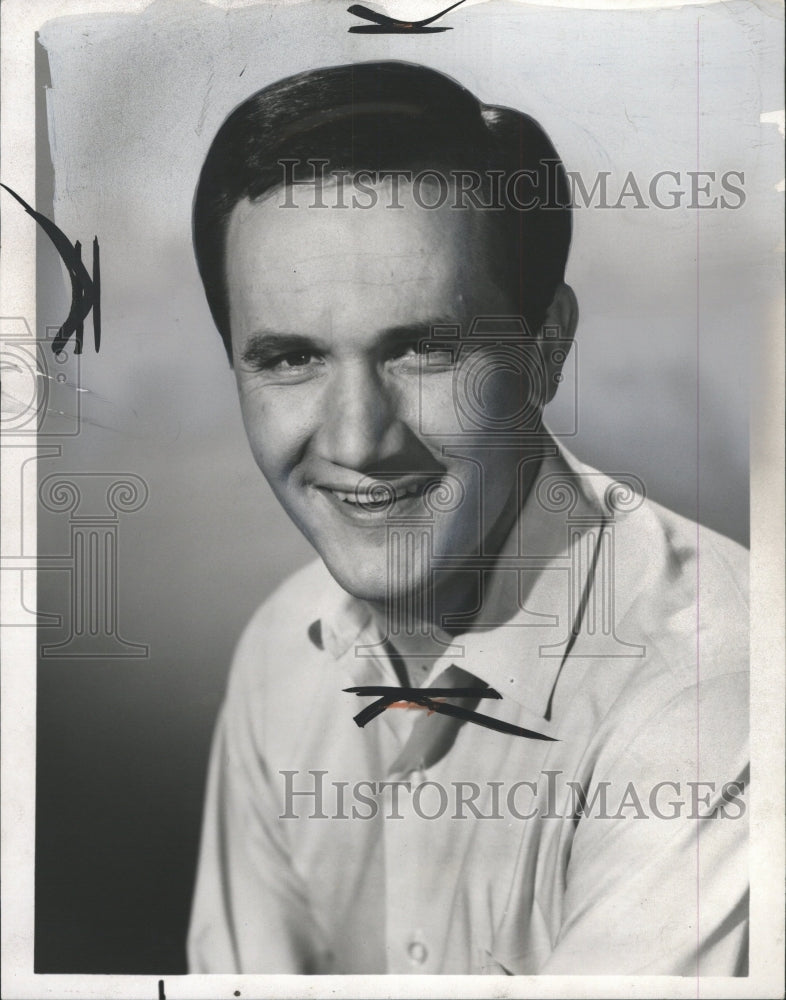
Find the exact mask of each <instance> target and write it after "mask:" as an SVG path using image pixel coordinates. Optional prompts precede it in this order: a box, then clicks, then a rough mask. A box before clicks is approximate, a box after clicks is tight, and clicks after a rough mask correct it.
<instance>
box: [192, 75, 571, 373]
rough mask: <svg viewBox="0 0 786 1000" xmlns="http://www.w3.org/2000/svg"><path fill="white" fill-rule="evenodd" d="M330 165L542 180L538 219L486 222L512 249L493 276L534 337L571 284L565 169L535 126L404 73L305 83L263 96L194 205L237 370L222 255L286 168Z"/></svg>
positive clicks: (234, 123)
mask: <svg viewBox="0 0 786 1000" xmlns="http://www.w3.org/2000/svg"><path fill="white" fill-rule="evenodd" d="M313 159H320V160H326V161H327V165H326V168H325V169H326V170H327V171H331V170H345V171H349V172H350V173H354V172H357V171H360V170H368V171H375V172H378V171H385V170H403V169H407V170H417V169H428V170H447V171H455V170H474V171H477V172H478V173H480V174H481V175H482V176H484V177H486V176H491V175H490V174H489V171H498V172H502V173H504V175H506V176H508V175H511V174H512V173H514V172H516V171H519V172H520V171H522V170H530V171H533V172H537V183H536V184H533V185H532V186H531V187H530V188H529V189H528V196H529V198H528V200H529V201H534V202H535V204H534V205H533V207H527V208H517V207H515V206H512V205H510V204H506V206H505V208H504V209H501V210H497V211H489V212H488V213H486V214H487V215H488V217H489V219H490V220H491V221H492V222H493V223H494V226H495V231H498V232H499V235H500V237H501V238H502V240H503V245H502V247H501V250H500V253H499V259H498V260H495V266H496V267H497V268H498V269H499V271H500V272H501V274H500V284H502V285H503V287H506V288H511V289H512V293H513V294H514V295H515V296H516V301H518V302H520V303H521V308H520V310H519V311H520V312H521V314H522V315H523V316H524V317H525V319H526V320H527V323H528V325H529V328H530V330H533V331H534V330H537V329H538V328H539V327H540V325H541V323H542V321H543V316H544V314H545V311H546V309H547V308H548V306H549V305H550V303H551V300H552V299H553V297H554V293H555V291H556V289H557V287H558V285H559V284H560V283H561V282H562V280H563V277H564V273H565V263H566V260H567V256H568V248H569V246H570V235H571V210H570V205H569V196H568V186H567V181H566V177H565V171H564V168H563V166H562V164H561V162H560V160H559V157H558V155H557V153H556V151H555V149H554V147H553V145H552V144H551V141H550V140H549V138H548V136H547V135H546V133H545V132H544V131H543V129H542V128H541V127H540V125H539V124H538V123H537V122H536V121H535V120H534V119H533V118H530V117H529V116H528V115H525V114H522V113H521V112H519V111H513V110H511V109H510V108H502V107H495V106H491V105H487V104H482V103H481V102H480V101H478V100H477V98H476V97H474V96H473V94H471V93H470V92H469V91H468V90H467V89H466V88H464V87H462V86H461V85H460V84H458V83H456V82H455V80H451V79H450V77H447V76H445V75H444V74H442V73H438V72H437V71H436V70H433V69H428V68H426V67H425V66H417V65H414V64H412V63H404V62H370V63H358V64H353V65H348V66H333V67H329V68H325V69H317V70H311V71H309V72H306V73H299V74H298V75H297V76H291V77H288V78H286V79H285V80H279V81H278V82H277V83H273V84H271V85H270V86H269V87H265V88H263V89H262V90H259V91H257V93H255V94H253V95H252V96H251V97H249V98H248V99H247V100H246V101H244V102H243V103H242V104H240V105H239V106H238V107H237V108H235V110H234V111H233V112H232V113H231V114H230V115H229V117H228V118H227V119H226V121H225V122H224V124H223V125H222V126H221V128H220V129H219V131H218V133H217V135H216V137H215V139H214V140H213V143H212V145H211V146H210V150H209V151H208V154H207V158H206V159H205V163H204V165H203V167H202V171H201V173H200V177H199V183H198V185H197V189H196V194H195V198H194V213H193V238H194V250H195V253H196V259H197V265H198V267H199V273H200V275H201V278H202V282H203V284H204V287H205V294H206V295H207V301H208V304H209V306H210V311H211V313H212V314H213V319H214V320H215V323H216V326H217V327H218V330H219V332H220V333H221V336H222V337H223V339H224V344H225V346H226V348H227V353H228V354H229V356H230V358H231V356H232V353H231V340H230V331H229V315H228V305H227V294H226V276H225V243H226V230H227V224H228V221H229V216H230V214H231V213H232V210H233V209H234V207H235V205H236V204H237V203H238V202H239V201H241V200H243V199H245V198H248V199H249V200H252V201H253V200H255V199H258V198H260V197H262V196H263V195H265V194H266V193H268V192H269V191H271V190H273V189H275V188H277V187H281V186H283V185H284V183H285V178H284V172H283V170H282V166H281V161H282V160H290V161H292V160H298V161H300V162H302V163H303V164H305V162H306V161H307V160H313Z"/></svg>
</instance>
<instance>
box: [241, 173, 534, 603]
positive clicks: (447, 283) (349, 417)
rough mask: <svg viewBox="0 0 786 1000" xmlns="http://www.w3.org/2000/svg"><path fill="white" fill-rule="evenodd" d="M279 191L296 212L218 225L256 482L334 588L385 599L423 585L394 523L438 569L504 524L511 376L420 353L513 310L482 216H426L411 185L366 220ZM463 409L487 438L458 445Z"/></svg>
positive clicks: (510, 461)
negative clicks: (223, 234) (443, 335)
mask: <svg viewBox="0 0 786 1000" xmlns="http://www.w3.org/2000/svg"><path fill="white" fill-rule="evenodd" d="M291 194H292V200H293V201H294V203H295V205H296V206H297V207H294V208H292V207H290V208H282V207H279V205H280V202H281V198H279V197H273V198H268V199H267V200H264V201H262V202H258V203H254V204H252V203H250V202H248V201H244V202H241V203H240V204H239V205H237V206H236V208H235V210H234V212H233V215H232V217H231V219H230V224H229V227H228V232H227V254H226V261H227V265H226V266H227V275H228V296H229V308H230V326H231V334H232V346H233V354H234V365H235V373H236V377H237V383H238V388H239V392H240V401H241V407H242V413H243V420H244V423H245V427H246V432H247V434H248V438H249V441H250V443H251V448H252V451H253V453H254V457H255V459H256V461H257V463H258V465H259V467H260V469H261V470H262V472H263V473H264V475H265V477H266V478H267V480H268V482H269V483H270V485H271V487H272V489H273V491H274V492H275V494H276V496H277V497H278V499H279V500H280V502H281V503H282V504H283V506H284V508H285V509H286V511H287V512H288V514H289V515H290V517H291V518H292V520H293V521H294V522H295V523H296V524H297V526H298V527H299V528H300V529H301V531H303V533H304V534H305V535H306V537H307V538H308V539H309V540H310V541H311V543H312V544H313V545H314V547H315V548H316V549H317V551H318V552H319V554H320V555H321V556H322V558H323V560H324V561H325V563H326V565H327V567H328V569H329V570H330V571H331V573H332V574H333V576H334V577H335V578H336V579H337V580H338V582H339V583H340V584H341V586H342V587H343V588H344V589H345V590H347V591H348V592H350V593H351V594H354V595H355V596H356V597H360V598H363V599H366V600H369V601H372V602H384V601H385V599H386V598H391V597H393V596H395V593H396V592H399V593H400V592H411V591H413V590H417V589H421V588H423V587H424V586H428V585H429V583H430V580H429V576H428V567H427V563H426V560H425V558H424V555H423V553H424V549H423V547H422V546H421V541H420V540H418V541H417V542H416V543H413V540H412V539H411V540H410V543H411V544H410V546H407V544H406V543H405V544H403V545H402V547H401V548H399V549H397V550H396V552H397V553H398V554H397V555H394V556H393V557H392V559H393V562H391V557H390V556H389V552H388V531H389V529H392V528H393V524H394V522H395V523H396V525H397V528H396V530H397V531H398V532H399V534H400V535H401V534H405V533H406V531H407V530H408V526H409V527H412V528H414V530H415V533H416V535H417V537H418V539H421V538H422V534H423V532H425V533H426V534H428V535H430V543H429V544H430V548H431V551H432V552H433V553H434V554H435V555H437V556H439V555H451V556H462V555H468V554H470V553H472V552H474V551H476V550H477V548H478V545H479V541H480V536H481V535H483V536H485V535H487V534H488V533H489V531H490V530H491V529H492V527H493V526H494V525H499V524H500V523H502V522H503V521H505V520H506V518H507V522H508V523H510V519H511V518H510V512H511V511H512V512H513V514H515V504H516V477H517V472H516V470H517V464H518V462H519V461H520V459H521V452H520V451H519V452H517V451H516V450H514V449H490V448H489V447H488V444H491V443H492V442H493V441H494V439H495V438H496V439H497V440H499V430H498V429H496V430H495V421H497V422H498V421H499V420H501V419H504V418H507V417H509V416H510V414H512V413H515V412H517V411H520V410H521V407H522V400H523V399H524V398H525V397H527V395H528V394H529V393H530V392H531V387H530V386H528V385H525V384H524V379H523V377H522V374H521V371H520V370H514V369H515V365H514V366H511V365H510V364H507V365H495V364H494V363H493V359H492V363H491V364H490V365H489V364H484V359H483V357H482V353H483V349H482V348H481V349H480V352H478V351H477V350H476V351H474V352H473V351H472V350H470V351H465V352H464V353H463V354H462V355H461V356H459V358H458V360H457V361H456V360H455V358H451V356H450V352H448V351H447V350H442V351H436V352H432V353H431V354H430V355H426V354H425V353H424V352H423V350H422V346H421V344H422V342H423V341H427V340H428V338H429V337H430V336H433V335H432V333H431V330H432V328H433V327H434V326H435V325H437V324H439V325H445V324H454V325H457V326H459V327H460V329H462V330H464V331H466V330H469V328H470V326H471V324H472V321H473V319H474V318H475V317H476V316H478V315H484V316H489V315H494V314H496V315H500V316H503V315H507V316H509V315H511V314H515V313H517V312H518V311H519V309H518V308H517V304H516V303H514V302H512V301H511V300H510V298H509V296H507V295H506V294H505V293H504V292H503V291H502V289H501V288H500V287H499V285H498V284H497V281H496V276H495V269H494V263H493V255H492V254H491V253H490V251H489V244H488V241H487V240H486V239H485V238H484V236H483V223H482V220H481V219H480V218H479V216H478V215H477V213H474V212H472V211H456V210H453V209H451V208H450V207H449V205H446V206H445V207H444V208H443V209H440V210H436V211H426V210H424V209H423V208H421V207H418V206H417V205H416V204H415V203H414V202H413V200H412V199H411V197H410V194H409V192H408V190H407V189H406V188H404V189H402V190H401V192H400V195H399V197H400V203H401V204H402V205H403V207H402V208H400V209H393V208H389V207H386V205H388V204H389V199H388V198H386V192H385V190H384V188H381V189H380V197H379V199H378V201H377V204H376V206H375V207H373V208H335V207H331V208H323V207H313V206H312V201H313V189H312V188H310V187H308V186H303V187H299V188H295V189H294V190H293V191H292V192H291ZM473 359H474V360H473ZM488 360H489V359H488V358H487V359H486V361H488ZM470 382H471V383H472V384H471V385H470V384H469V383H470ZM476 390H478V391H480V392H481V395H480V396H478V397H472V393H473V392H475V391H476ZM470 397H472V398H475V400H476V406H477V407H479V408H480V410H479V412H480V411H481V410H482V413H483V416H484V420H486V418H488V419H487V420H486V425H487V429H486V430H485V431H484V430H483V427H481V428H480V430H479V428H478V423H477V421H476V422H475V425H474V426H473V428H472V430H473V436H472V444H471V445H470V444H469V439H466V440H467V447H465V448H462V447H461V446H460V443H461V441H462V439H464V438H466V421H465V422H464V426H462V421H461V418H460V414H459V412H458V407H457V405H456V399H457V398H467V399H469V398H470ZM497 426H498V424H497ZM443 445H449V447H447V448H446V449H445V450H444V451H443ZM484 446H485V447H484ZM454 451H456V452H459V453H460V455H462V456H464V457H460V456H459V455H454V454H453V452H454ZM481 466H482V473H481ZM380 483H384V484H385V486H384V487H381V488H380V487H379V484H380ZM440 488H444V490H446V491H447V492H446V493H440ZM434 490H436V492H432V491H434ZM448 494H449V495H450V496H451V497H452V498H453V499H452V500H450V501H448V502H447V503H445V502H444V500H445V498H446V496H447V495H448ZM380 496H382V497H385V498H386V500H387V502H383V503H381V504H375V503H374V502H373V498H375V497H376V498H379V497H380ZM393 498H395V499H393ZM364 501H365V502H364ZM408 548H409V549H410V551H409V555H407V554H406V551H405V550H407V549H408ZM394 564H395V566H396V567H398V570H394V571H393V572H391V568H392V567H393V565H394Z"/></svg>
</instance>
